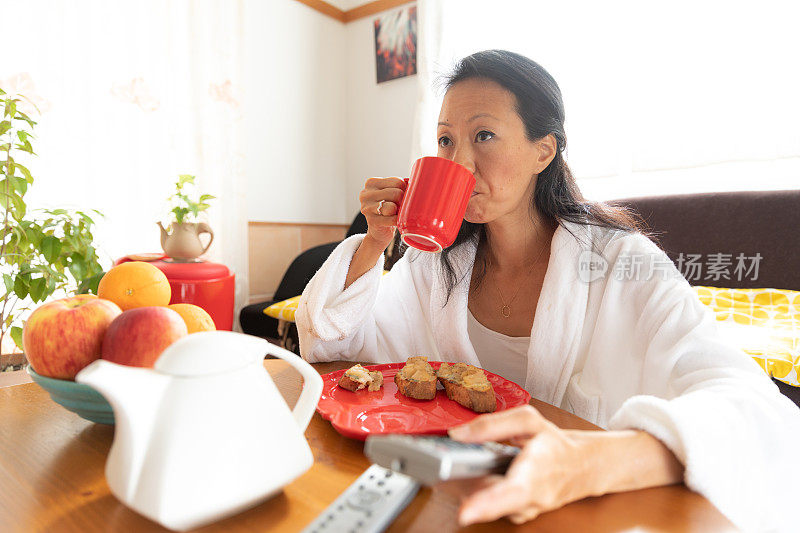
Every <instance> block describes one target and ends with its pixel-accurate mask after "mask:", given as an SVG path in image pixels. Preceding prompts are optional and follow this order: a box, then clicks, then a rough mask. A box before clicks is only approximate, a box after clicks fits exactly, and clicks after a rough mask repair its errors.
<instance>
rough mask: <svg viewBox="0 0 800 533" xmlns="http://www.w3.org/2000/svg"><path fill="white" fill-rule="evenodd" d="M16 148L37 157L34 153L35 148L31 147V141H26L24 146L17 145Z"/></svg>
mask: <svg viewBox="0 0 800 533" xmlns="http://www.w3.org/2000/svg"><path fill="white" fill-rule="evenodd" d="M14 146H16V147H17V148H19V149H20V150H22V151H23V152H28V153H29V154H31V155H36V152H34V151H33V146H31V143H30V141H28V140H27V139H26V140H25V142H24V143H22V144H19V143H17V144H15V145H14Z"/></svg>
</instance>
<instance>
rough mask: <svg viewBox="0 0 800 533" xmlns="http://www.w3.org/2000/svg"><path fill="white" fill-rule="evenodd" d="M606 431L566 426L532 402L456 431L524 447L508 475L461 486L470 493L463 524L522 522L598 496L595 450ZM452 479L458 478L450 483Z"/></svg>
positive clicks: (458, 435) (468, 438)
mask: <svg viewBox="0 0 800 533" xmlns="http://www.w3.org/2000/svg"><path fill="white" fill-rule="evenodd" d="M593 434H594V435H593ZM601 435H602V432H595V431H574V430H562V429H560V428H559V427H558V426H556V425H555V424H553V423H552V422H550V421H548V420H547V419H545V418H544V417H543V416H542V415H541V414H540V413H539V411H537V410H536V409H535V408H534V407H532V406H530V405H525V406H521V407H517V408H514V409H509V410H507V411H502V412H500V413H494V414H488V415H483V416H480V417H478V418H476V419H474V420H473V421H471V422H469V423H467V424H464V425H462V426H458V427H456V428H453V429H451V430H450V437H451V438H453V439H455V440H459V441H462V442H487V441H510V442H511V443H512V444H515V445H518V446H521V447H522V451H521V452H520V453H519V455H518V456H517V457H516V458H515V459H514V461H513V462H512V463H511V465H510V467H509V469H508V471H507V472H506V474H505V476H488V477H486V478H483V479H482V480H480V481H479V483H478V484H477V485H474V484H473V485H470V484H469V483H466V484H462V485H461V489H462V490H464V489H466V490H467V491H468V492H469V494H468V495H467V496H466V498H465V499H464V500H463V503H462V505H461V509H460V511H459V523H460V524H461V525H467V524H472V523H475V522H488V521H491V520H496V519H498V518H501V517H503V516H508V517H509V519H510V520H511V521H512V522H514V523H516V524H520V523H523V522H526V521H528V520H532V519H533V518H535V517H536V516H538V515H539V514H541V513H544V512H545V511H550V510H553V509H557V508H559V507H562V506H564V505H566V504H567V503H570V502H573V501H576V500H580V499H582V498H584V497H586V496H590V495H593V494H594V493H595V490H596V481H597V480H596V479H595V474H596V471H595V469H594V468H593V461H592V459H593V457H594V454H593V453H592V449H591V448H592V446H593V444H594V438H595V437H600V436H601ZM453 483H458V482H449V484H453Z"/></svg>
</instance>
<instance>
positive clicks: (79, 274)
mask: <svg viewBox="0 0 800 533" xmlns="http://www.w3.org/2000/svg"><path fill="white" fill-rule="evenodd" d="M69 258H70V263H69V271H70V273H71V274H72V277H73V278H75V279H76V280H77V281H78V282H81V281H83V280H84V279H85V278H86V263H85V262H84V260H83V256H82V255H81V254H79V253H73V254H72V255H70V256H69Z"/></svg>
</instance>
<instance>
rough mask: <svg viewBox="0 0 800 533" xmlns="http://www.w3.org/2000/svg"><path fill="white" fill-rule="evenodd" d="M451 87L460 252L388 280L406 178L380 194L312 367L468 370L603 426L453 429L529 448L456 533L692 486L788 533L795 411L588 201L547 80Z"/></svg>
mask: <svg viewBox="0 0 800 533" xmlns="http://www.w3.org/2000/svg"><path fill="white" fill-rule="evenodd" d="M446 87H447V92H446V94H445V97H444V101H443V105H442V109H441V113H440V116H439V126H438V139H439V154H438V155H439V156H441V157H446V158H448V159H451V160H453V161H456V162H458V163H460V164H462V165H463V166H465V167H466V168H468V169H469V170H470V171H472V172H473V174H474V175H475V178H476V181H477V183H476V187H475V192H474V194H473V196H472V198H471V199H470V201H469V204H468V206H467V211H466V214H465V217H464V223H463V225H462V227H461V230H460V233H459V236H458V238H457V239H456V242H455V244H453V246H451V247H450V248H448V249H447V250H445V251H443V252H442V253H441V254H438V255H435V254H426V253H423V252H419V251H417V250H409V251H408V252H407V253H406V255H405V256H404V257H403V258H402V259H401V260H400V261H399V262H398V263H397V264H396V265H395V266H394V268H393V269H392V270H391V272H390V273H389V274H387V275H386V276H381V273H382V272H381V271H382V265H383V261H382V253H383V250H384V249H385V248H386V247H387V246H388V245H389V243H390V242H391V240H392V237H393V235H394V226H395V225H396V223H397V216H396V213H397V205H398V202H399V200H400V198H401V197H402V193H403V191H402V186H403V182H402V180H400V179H398V178H384V179H380V178H373V179H370V180H367V182H366V185H365V188H364V190H363V191H362V192H361V195H360V201H361V211H362V213H364V215H365V216H366V217H367V221H368V225H369V229H368V231H367V234H366V235H358V236H353V237H351V238H349V239H347V240H345V241H344V242H342V243H341V244H340V245H339V247H338V248H337V249H336V250H335V251H334V253H333V254H332V255H331V257H330V258H329V259H328V261H327V262H326V263H325V265H324V266H323V267H322V268H321V269H320V271H319V272H318V273H317V275H316V276H315V277H314V279H312V280H311V282H310V283H309V285H308V286H307V287H306V290H305V291H304V293H303V297H302V298H301V300H300V304H299V307H298V313H297V325H298V331H299V335H300V349H301V353H302V355H303V357H304V358H305V359H306V360H308V361H311V362H317V361H329V360H340V359H345V360H353V361H368V362H369V361H371V362H391V361H405V360H406V359H407V358H408V357H409V356H411V355H416V354H425V355H428V356H429V357H430V359H431V360H444V361H451V362H454V361H464V362H466V363H470V364H474V365H479V366H481V367H483V368H485V369H487V370H490V371H492V372H496V373H498V374H500V375H503V376H504V377H506V378H508V379H511V380H513V381H516V382H517V383H519V384H520V385H522V386H524V387H525V388H526V389H527V390H528V392H530V393H531V395H532V396H533V397H535V398H538V399H541V400H543V401H545V402H548V403H551V404H554V405H557V406H560V407H562V408H564V409H567V410H569V411H571V412H573V413H575V414H577V415H578V416H581V417H583V418H585V419H587V420H589V421H591V422H593V423H595V424H597V425H600V426H602V427H604V428H606V429H608V430H609V431H607V432H585V431H565V430H561V429H559V428H557V427H556V426H554V425H553V424H552V423H550V422H548V421H547V420H545V419H544V418H543V417H542V416H541V415H540V414H539V413H538V412H537V411H536V410H535V409H534V408H532V407H529V406H528V407H524V408H518V409H513V410H508V411H505V412H500V413H495V414H490V415H484V416H481V417H478V418H476V419H475V420H474V421H473V422H472V423H470V424H466V425H464V426H461V427H458V428H454V429H453V430H451V433H450V434H451V437H453V438H456V439H460V440H464V441H475V442H480V441H488V440H505V439H510V440H514V441H516V442H518V443H519V444H520V445H522V446H523V449H522V452H521V454H520V456H519V457H517V459H516V460H515V461H514V463H513V464H512V466H511V468H510V469H509V471H508V472H507V473H506V475H505V476H502V477H501V476H495V477H490V478H486V479H484V480H482V481H481V483H478V484H473V485H470V486H469V488H468V490H469V491H470V493H469V495H468V496H467V497H466V499H465V500H464V502H463V504H462V507H461V509H460V514H459V520H460V522H461V523H462V524H468V523H473V522H478V521H489V520H494V519H496V518H499V517H501V516H508V517H510V519H511V520H512V521H515V522H522V521H526V520H530V519H532V518H534V517H535V516H537V515H538V514H540V513H542V512H544V511H547V510H551V509H556V508H558V507H561V506H563V505H565V504H566V503H569V502H571V501H575V500H578V499H581V498H583V497H586V496H590V495H599V494H605V493H610V492H619V491H625V490H632V489H638V488H644V487H653V486H659V485H667V484H672V483H678V482H680V481H684V482H685V483H686V484H687V486H689V487H690V488H692V489H693V490H696V491H698V492H700V493H702V494H703V495H704V496H706V497H707V498H708V499H709V500H710V501H711V502H712V503H713V504H715V505H716V506H717V507H718V508H719V509H720V510H721V511H722V512H723V513H724V514H726V515H727V516H728V517H729V518H730V519H731V520H732V521H733V522H734V523H735V524H736V525H737V526H739V527H741V528H743V529H746V530H756V529H758V530H764V529H774V528H783V527H786V526H785V525H784V524H783V523H782V522H781V521H782V520H784V517H785V516H786V515H787V514H788V513H786V512H785V511H786V510H787V509H789V508H791V507H790V506H789V505H790V502H791V501H792V498H793V496H794V495H795V494H796V491H794V492H793V489H792V488H791V486H790V485H789V484H788V481H785V480H791V478H792V477H793V476H792V475H787V473H788V472H787V469H791V471H792V473H794V474H795V475H796V473H797V468H796V467H794V466H793V465H794V463H795V461H793V457H792V454H791V447H790V443H792V442H800V412H799V411H798V409H797V408H796V407H795V406H794V404H792V403H791V402H790V401H789V400H788V399H787V398H785V397H783V396H782V395H781V394H780V393H779V392H778V389H777V387H776V386H775V385H774V384H773V383H772V382H771V381H770V380H769V378H768V377H767V376H766V375H765V374H764V373H763V372H762V371H761V370H760V369H759V368H758V366H757V365H756V363H755V362H753V361H752V359H750V358H748V357H747V356H746V355H745V354H744V353H743V352H742V351H740V350H738V349H736V348H734V347H732V346H729V345H728V344H726V343H725V342H724V341H723V340H722V339H720V338H719V335H718V334H717V330H716V322H715V320H714V317H713V315H712V314H711V312H710V311H709V310H708V309H706V308H705V307H704V306H703V305H702V304H701V303H700V302H699V300H698V299H697V297H696V296H695V294H694V292H693V291H692V289H691V287H690V286H689V284H688V283H687V282H686V280H685V279H684V278H683V277H682V276H681V275H680V273H679V272H678V271H677V270H676V269H675V267H674V265H673V264H672V262H671V261H670V260H669V259H668V258H667V256H666V255H665V254H664V253H663V251H661V250H660V249H659V248H658V247H657V246H656V245H655V244H654V243H653V242H652V241H651V240H650V239H648V238H647V237H646V236H644V235H643V234H642V233H641V232H639V231H638V230H637V226H636V224H635V222H634V221H633V219H632V218H631V217H630V216H629V215H627V214H626V213H625V212H624V211H621V210H614V209H612V208H610V207H607V206H603V205H602V204H590V203H587V202H585V201H584V200H583V199H582V197H581V195H580V193H579V191H578V189H577V187H576V185H575V181H574V179H573V178H572V176H571V174H570V171H569V169H568V167H567V165H566V163H565V162H564V159H563V157H562V151H563V150H564V148H565V146H566V137H565V134H564V109H563V103H562V100H561V93H560V90H559V88H558V85H557V84H556V82H555V81H554V80H553V78H552V77H551V76H550V75H549V74H548V73H547V72H546V71H545V70H544V69H543V68H542V67H541V66H539V65H538V64H537V63H535V62H533V61H531V60H529V59H527V58H525V57H523V56H520V55H518V54H514V53H510V52H505V51H498V50H492V51H485V52H480V53H477V54H474V55H472V56H469V57H467V58H465V59H464V60H462V61H461V62H460V64H459V65H458V66H457V68H456V70H455V72H454V73H453V74H452V75H451V76H450V77H449V79H448V80H447V84H446ZM614 141H617V142H624V140H617V139H608V140H605V141H604V142H614ZM634 267H635V268H634ZM778 465H781V466H778ZM779 468H780V469H781V470H782V472H779ZM465 486H466V485H465ZM771 510H774V511H775V512H773V511H771ZM778 510H781V511H778Z"/></svg>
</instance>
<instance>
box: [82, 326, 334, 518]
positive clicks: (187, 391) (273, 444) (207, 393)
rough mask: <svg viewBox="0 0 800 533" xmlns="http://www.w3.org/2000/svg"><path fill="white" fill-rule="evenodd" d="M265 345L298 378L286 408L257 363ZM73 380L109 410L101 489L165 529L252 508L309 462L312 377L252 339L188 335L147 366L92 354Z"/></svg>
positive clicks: (315, 390) (317, 382) (315, 397)
mask: <svg viewBox="0 0 800 533" xmlns="http://www.w3.org/2000/svg"><path fill="white" fill-rule="evenodd" d="M268 353H269V354H271V355H274V356H277V357H279V358H281V359H283V360H284V361H286V362H287V363H289V364H290V365H292V366H293V367H294V368H295V369H296V370H298V371H299V372H300V374H302V376H303V381H304V386H303V390H302V393H301V394H300V398H299V399H298V401H297V405H296V406H295V408H294V411H291V412H290V411H289V408H288V406H287V405H286V403H285V402H284V400H283V398H282V397H281V395H280V393H279V392H278V390H277V388H276V387H275V384H274V383H273V382H272V378H271V377H270V375H269V373H267V371H266V370H265V369H264V365H263V359H264V356H265V355H266V354H268ZM75 380H76V381H78V382H80V383H86V384H87V385H90V386H91V387H93V388H95V389H97V390H98V391H99V392H100V393H101V394H102V395H103V396H104V397H105V398H106V399H108V401H109V402H110V403H111V406H112V407H113V409H114V417H115V419H116V429H115V433H114V442H113V444H112V446H111V451H110V452H109V455H108V461H107V462H106V480H107V481H108V486H109V488H110V489H111V492H112V493H113V494H114V495H115V496H116V497H117V498H118V499H119V500H121V501H122V502H123V503H125V504H126V505H128V506H129V507H131V508H132V509H134V510H136V511H138V512H139V513H141V514H143V515H144V516H146V517H148V518H150V519H151V520H154V521H156V522H158V523H160V524H161V525H163V526H165V527H167V528H170V529H173V530H179V531H181V530H187V529H192V528H195V527H199V526H202V525H204V524H207V523H209V522H213V521H216V520H219V519H221V518H223V517H225V516H228V515H231V514H234V513H237V512H239V511H242V510H244V509H246V508H248V507H252V506H253V505H255V504H256V503H258V502H260V501H262V500H264V499H266V498H268V497H270V496H272V495H273V494H275V493H277V492H278V491H279V490H280V489H281V488H282V487H283V486H284V485H287V484H288V483H290V482H291V481H293V480H294V479H295V478H297V477H298V476H300V475H301V474H302V473H304V472H305V471H306V470H308V469H309V468H310V467H311V465H312V463H313V462H314V458H313V456H312V454H311V449H310V448H309V447H308V443H307V442H306V440H305V438H304V436H303V432H304V431H305V429H306V427H307V426H308V423H309V422H310V420H311V416H312V415H313V414H314V408H315V407H316V405H317V402H318V401H319V397H320V393H321V392H322V379H321V378H320V376H319V374H318V373H317V371H316V370H314V369H313V368H312V367H311V365H309V364H308V363H306V362H305V361H303V360H302V359H301V358H299V357H298V356H297V355H295V354H293V353H291V352H289V351H287V350H284V349H283V348H279V347H277V346H274V345H272V344H270V343H269V342H267V341H266V340H264V339H261V338H259V337H253V336H250V335H244V334H241V333H232V332H229V331H209V332H203V333H194V334H192V335H188V336H186V337H184V338H182V339H180V340H178V341H176V342H175V343H173V344H172V345H171V346H170V347H169V348H167V349H166V350H164V352H163V353H162V354H161V356H160V357H159V359H158V361H157V362H156V364H155V367H154V369H148V368H137V367H130V366H123V365H118V364H115V363H111V362H109V361H104V360H98V361H95V362H93V363H92V364H90V365H89V366H87V367H86V368H84V369H83V370H82V371H81V372H80V373H78V375H77V376H76V378H75Z"/></svg>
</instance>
